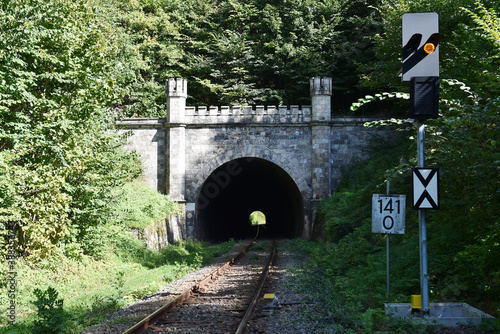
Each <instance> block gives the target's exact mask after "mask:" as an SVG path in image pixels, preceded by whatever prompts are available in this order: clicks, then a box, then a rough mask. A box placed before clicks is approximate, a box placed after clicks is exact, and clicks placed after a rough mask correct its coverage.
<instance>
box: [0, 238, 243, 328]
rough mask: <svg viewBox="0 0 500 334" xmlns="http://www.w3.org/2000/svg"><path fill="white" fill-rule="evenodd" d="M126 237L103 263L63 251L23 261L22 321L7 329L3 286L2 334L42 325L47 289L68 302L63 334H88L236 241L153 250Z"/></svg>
mask: <svg viewBox="0 0 500 334" xmlns="http://www.w3.org/2000/svg"><path fill="white" fill-rule="evenodd" d="M122 237H123V240H122V242H121V243H119V245H120V246H119V249H112V247H111V249H109V250H108V252H107V253H106V254H105V255H104V256H102V258H100V259H96V258H95V257H90V256H87V255H82V254H80V256H78V257H77V258H76V259H75V258H69V257H67V256H66V255H65V254H64V253H62V252H59V253H56V254H54V256H52V257H51V258H50V259H48V260H43V261H40V262H39V263H28V262H26V261H24V260H21V259H20V260H18V261H17V263H16V274H17V277H16V295H15V301H16V320H15V324H14V325H7V323H8V318H7V313H6V312H5V310H6V309H7V306H8V305H9V303H10V299H9V297H8V291H7V286H5V285H1V286H0V305H2V306H1V308H0V310H1V313H0V333H18V334H21V333H33V328H34V324H35V321H37V320H38V321H40V317H39V316H38V315H37V308H36V307H35V305H34V304H33V302H34V301H36V300H37V298H36V296H35V294H34V291H35V289H36V288H38V289H39V290H41V291H46V290H47V289H49V287H52V288H54V289H55V290H56V291H57V296H58V298H59V299H62V300H63V308H62V309H61V310H59V311H60V312H61V314H63V319H64V329H63V331H62V333H77V332H82V331H84V330H85V328H88V327H89V326H91V325H93V324H95V323H98V322H100V321H102V320H103V319H104V318H105V317H106V316H107V315H108V314H110V313H112V312H113V311H115V310H117V309H119V308H122V307H124V306H126V305H128V304H130V303H131V302H133V301H135V300H138V299H141V298H142V297H144V296H146V295H149V294H152V293H155V292H156V291H158V289H159V288H160V287H161V286H164V285H166V284H168V283H170V282H172V281H174V280H176V279H177V278H180V277H182V276H184V275H185V274H187V273H189V272H191V271H193V270H196V269H198V268H200V267H201V266H202V265H203V264H205V263H209V262H211V261H212V260H213V259H215V258H216V257H217V256H219V255H221V254H223V253H225V252H227V251H228V250H230V249H231V248H232V247H233V246H234V244H235V242H234V241H230V242H227V243H224V244H218V245H207V244H204V243H201V242H195V241H183V242H180V243H178V244H176V245H168V246H167V247H165V248H164V249H162V250H160V251H153V250H150V249H148V248H146V247H145V246H144V245H142V243H141V242H140V241H138V240H136V239H134V238H133V237H131V236H128V235H126V234H125V233H124V234H123V235H122ZM2 284H3V282H2ZM56 312H57V310H56ZM133 320H134V319H124V320H123V321H130V322H132V321H133Z"/></svg>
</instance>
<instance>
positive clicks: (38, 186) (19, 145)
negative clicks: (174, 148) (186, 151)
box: [0, 0, 139, 257]
mask: <svg viewBox="0 0 500 334" xmlns="http://www.w3.org/2000/svg"><path fill="white" fill-rule="evenodd" d="M113 11H114V9H113V7H112V6H110V5H109V3H107V2H104V1H102V2H95V1H86V0H81V1H67V0H56V1H51V2H50V3H47V2H46V1H43V0H16V1H4V2H3V4H2V6H1V7H0V123H1V124H2V127H1V128H0V161H1V163H0V172H1V174H0V184H1V185H2V187H1V189H2V191H0V195H1V196H2V198H1V200H0V203H1V204H2V209H1V216H0V222H1V223H2V224H6V223H7V222H8V221H16V222H17V233H18V244H19V248H20V251H21V252H22V253H23V254H26V255H28V254H31V255H33V256H34V257H40V256H45V255H47V254H48V253H49V252H50V249H51V248H53V247H54V246H55V245H57V244H58V243H59V242H61V240H63V238H65V237H66V238H67V237H71V236H73V237H77V236H78V235H79V234H81V233H83V232H84V230H85V228H86V227H87V226H89V225H95V224H98V223H101V220H102V219H105V216H106V215H105V213H106V212H107V211H108V209H107V204H108V202H109V201H110V196H109V190H110V189H112V188H113V187H115V186H117V185H120V184H122V183H123V182H124V181H125V180H126V179H127V178H131V177H133V176H134V175H137V174H138V172H139V167H138V162H137V159H136V158H135V157H134V156H133V155H131V154H129V153H126V152H125V151H124V150H123V149H122V148H121V143H122V140H121V139H120V138H119V137H118V136H117V135H114V134H113V133H112V132H109V131H108V130H109V127H110V125H112V123H111V120H112V115H111V109H110V107H111V106H112V105H113V104H119V103H121V99H122V97H123V96H124V95H125V94H126V93H127V84H128V83H129V82H130V81H132V80H133V77H134V72H133V68H134V61H135V55H136V54H135V53H134V52H133V49H132V48H130V47H129V44H128V39H127V36H126V35H124V34H123V32H122V30H121V29H119V28H118V26H117V25H116V24H115V22H114V21H113ZM3 196H5V197H3Z"/></svg>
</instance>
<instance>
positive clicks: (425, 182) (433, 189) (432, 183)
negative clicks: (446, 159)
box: [412, 167, 439, 210]
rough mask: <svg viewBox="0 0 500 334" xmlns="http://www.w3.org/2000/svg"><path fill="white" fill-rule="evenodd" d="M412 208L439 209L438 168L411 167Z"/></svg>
mask: <svg viewBox="0 0 500 334" xmlns="http://www.w3.org/2000/svg"><path fill="white" fill-rule="evenodd" d="M412 194H413V200H412V208H413V209H415V210H436V209H439V168H430V167H420V168H412Z"/></svg>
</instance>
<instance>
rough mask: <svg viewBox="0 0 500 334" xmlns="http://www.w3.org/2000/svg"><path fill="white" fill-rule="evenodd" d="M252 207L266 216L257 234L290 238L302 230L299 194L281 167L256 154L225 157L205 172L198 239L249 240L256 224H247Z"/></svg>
mask: <svg viewBox="0 0 500 334" xmlns="http://www.w3.org/2000/svg"><path fill="white" fill-rule="evenodd" d="M256 210H258V211H262V212H263V213H264V215H265V216H266V224H265V225H263V226H260V227H259V237H264V238H266V237H268V238H293V237H297V236H299V235H300V234H301V233H302V225H303V220H304V213H303V203H302V196H301V193H300V191H299V189H298V187H297V185H296V184H295V182H294V181H293V179H292V178H291V177H290V176H289V175H288V174H287V173H286V172H285V171H284V170H283V169H282V168H280V167H279V166H277V165H276V164H274V163H272V162H269V161H267V160H264V159H259V158H240V159H236V160H232V161H229V162H227V163H225V164H223V165H221V166H219V167H218V168H217V169H216V170H214V171H213V172H212V174H210V176H209V177H208V178H207V180H206V181H205V183H204V184H203V186H202V188H201V191H200V193H199V195H198V199H197V202H196V232H197V234H198V237H199V239H202V240H208V241H213V242H217V241H225V240H228V239H230V238H234V239H244V238H253V237H254V236H255V235H256V233H257V226H251V225H250V223H249V215H250V214H251V213H252V212H254V211H256Z"/></svg>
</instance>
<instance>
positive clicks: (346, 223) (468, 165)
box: [320, 1, 500, 315]
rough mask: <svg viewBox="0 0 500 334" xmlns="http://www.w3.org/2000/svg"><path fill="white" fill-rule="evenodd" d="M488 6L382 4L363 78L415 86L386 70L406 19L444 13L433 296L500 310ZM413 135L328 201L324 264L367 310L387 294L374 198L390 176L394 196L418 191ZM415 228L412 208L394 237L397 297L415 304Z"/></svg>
mask: <svg viewBox="0 0 500 334" xmlns="http://www.w3.org/2000/svg"><path fill="white" fill-rule="evenodd" d="M488 4H489V6H491V7H488V6H487V5H484V4H481V3H479V2H473V1H454V2H446V3H444V2H440V1H420V2H418V3H417V2H394V3H392V4H391V5H387V6H383V7H381V12H382V13H383V14H382V16H383V18H384V22H385V24H384V26H385V27H386V31H385V33H384V34H383V35H381V36H380V38H379V40H378V42H377V44H376V45H377V46H376V51H377V55H378V57H379V58H380V62H379V65H378V66H377V68H376V69H374V70H372V71H371V72H370V73H369V74H367V76H366V78H367V80H366V81H365V83H366V84H369V85H371V86H372V87H379V90H380V91H383V90H396V89H405V90H407V87H404V86H403V87H402V86H401V85H402V84H401V83H400V82H399V80H398V79H397V78H396V77H395V76H387V75H381V74H382V73H397V71H398V69H399V67H400V62H399V53H400V46H399V45H400V42H399V41H400V35H399V31H400V28H399V27H400V24H401V17H402V15H403V13H406V12H425V11H429V10H435V11H437V12H438V14H440V31H441V33H442V35H443V36H444V37H443V43H442V46H441V50H440V52H441V54H442V64H443V65H442V67H441V78H442V84H441V101H440V118H439V119H437V120H429V121H427V127H426V131H427V148H426V155H427V157H426V165H427V166H436V167H440V173H441V174H440V178H441V183H440V188H441V209H440V210H438V211H430V212H429V213H428V238H429V240H428V253H429V271H430V274H431V276H430V278H429V279H430V281H429V282H430V283H429V284H430V294H431V296H430V298H431V301H433V302H434V301H456V300H457V301H465V302H469V303H472V304H474V305H478V306H480V308H482V309H484V310H486V311H488V312H490V313H492V314H495V315H498V314H499V312H500V305H499V304H498V296H499V295H500V284H499V283H500V282H499V281H498V277H500V261H498V254H499V253H500V220H499V216H498V212H500V198H499V197H500V192H499V189H500V181H499V178H498V175H499V170H500V165H499V156H500V155H499V149H498V123H499V121H500V113H499V107H500V98H499V96H498V87H499V82H500V73H499V72H498V68H499V56H500V47H499V46H500V44H499V31H500V29H499V28H500V26H499V20H498V16H497V14H496V11H497V10H498V3H496V2H495V3H488ZM396 30H398V33H394V31H396ZM396 41H398V42H396ZM387 55H391V57H386V56H387ZM380 96H381V98H382V97H384V95H380ZM370 100H371V98H366V99H363V100H362V101H370ZM415 134H416V129H415V128H413V129H412V131H411V135H410V139H411V140H408V141H406V142H403V143H401V144H399V145H398V146H397V147H391V146H390V145H387V147H386V148H382V149H381V148H378V149H377V150H376V151H375V152H376V153H374V154H375V155H374V158H373V159H372V160H371V161H370V162H368V164H366V165H363V164H358V165H363V167H361V168H359V169H356V168H354V167H352V166H351V167H349V168H346V170H345V172H344V180H343V181H342V183H341V184H340V185H339V187H338V189H337V191H336V192H335V194H334V195H333V197H332V198H331V199H330V200H328V201H326V202H325V203H324V206H323V210H324V213H325V215H326V226H325V228H326V235H327V237H326V239H327V240H328V241H329V243H328V244H327V245H328V246H327V247H326V251H324V255H322V256H320V258H322V260H320V263H321V266H323V267H325V268H328V269H326V270H327V271H328V273H329V275H330V276H331V278H332V281H333V282H335V283H334V284H335V285H336V286H337V289H338V291H339V293H342V294H346V295H347V296H350V297H351V298H354V299H355V300H359V301H361V302H362V303H363V304H364V306H365V308H369V307H376V306H380V305H381V303H382V301H383V300H384V296H385V276H384V274H385V249H384V246H385V242H384V238H383V237H382V236H379V235H373V234H372V233H371V211H370V210H371V195H372V194H373V193H385V186H384V180H390V181H391V186H392V192H393V193H401V194H406V195H407V198H411V196H410V189H409V184H410V181H409V180H410V174H409V170H410V167H411V166H416V146H417V145H416V143H415V142H414V141H413V140H412V139H413V138H414V136H415ZM408 213H409V214H408ZM417 225H418V220H417V217H416V212H414V211H412V210H411V209H410V207H408V208H407V220H406V226H407V228H406V234H405V235H404V236H396V237H393V238H391V245H392V254H393V257H392V265H391V266H392V267H393V268H392V272H393V280H392V281H393V283H392V284H393V287H392V290H391V291H392V292H391V294H392V299H393V300H398V301H404V302H408V298H409V297H408V296H409V295H410V294H418V293H419V291H420V287H419V283H420V282H419V252H418V230H417V227H418V226H417ZM360 277H364V279H363V280H361V281H360V279H359V278H360ZM360 282H362V283H361V284H360Z"/></svg>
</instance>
